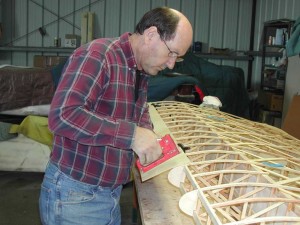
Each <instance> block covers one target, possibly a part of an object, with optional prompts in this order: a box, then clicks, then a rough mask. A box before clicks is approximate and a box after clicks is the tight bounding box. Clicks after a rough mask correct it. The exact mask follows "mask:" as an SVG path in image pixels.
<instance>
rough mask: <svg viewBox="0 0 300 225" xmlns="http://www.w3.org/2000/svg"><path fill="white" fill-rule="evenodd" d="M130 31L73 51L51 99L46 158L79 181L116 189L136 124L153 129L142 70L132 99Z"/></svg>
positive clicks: (129, 160) (124, 177) (126, 173)
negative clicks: (49, 146)
mask: <svg viewBox="0 0 300 225" xmlns="http://www.w3.org/2000/svg"><path fill="white" fill-rule="evenodd" d="M129 35H130V34H129V33H125V34H123V35H122V36H121V37H120V38H110V39H109V38H106V39H97V40H94V41H92V42H91V43H89V44H87V45H84V46H81V47H80V48H78V49H76V50H75V51H74V53H73V54H72V55H71V56H70V58H69V60H68V62H67V63H66V66H65V68H64V70H63V74H62V77H61V80H60V82H59V85H58V87H57V90H56V92H55V95H54V98H53V101H52V103H51V109H50V113H49V128H50V130H51V131H52V132H53V133H54V143H53V151H52V153H51V162H52V163H53V164H54V165H56V166H57V167H58V168H59V169H60V170H61V171H62V172H63V173H65V174H67V175H69V176H71V177H72V178H74V179H76V180H78V181H81V182H84V183H88V184H93V185H99V186H103V187H116V186H117V185H120V184H124V183H126V182H128V181H129V179H130V168H131V165H132V164H133V155H134V154H133V151H132V149H131V145H132V142H133V137H134V133H135V128H136V124H138V125H139V126H141V127H145V128H149V129H152V123H151V121H150V116H149V112H148V106H147V87H148V75H146V74H143V73H141V79H140V86H139V98H138V100H137V102H136V101H135V79H136V68H137V67H136V62H135V59H134V55H133V52H132V49H131V46H130V43H129V39H128V38H129Z"/></svg>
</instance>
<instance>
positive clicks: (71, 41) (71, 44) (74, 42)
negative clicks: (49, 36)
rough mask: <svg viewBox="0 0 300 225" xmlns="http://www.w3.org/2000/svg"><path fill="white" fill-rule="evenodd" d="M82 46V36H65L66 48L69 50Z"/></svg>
mask: <svg viewBox="0 0 300 225" xmlns="http://www.w3.org/2000/svg"><path fill="white" fill-rule="evenodd" d="M79 46H80V36H78V35H75V34H66V35H65V47H67V48H78V47H79Z"/></svg>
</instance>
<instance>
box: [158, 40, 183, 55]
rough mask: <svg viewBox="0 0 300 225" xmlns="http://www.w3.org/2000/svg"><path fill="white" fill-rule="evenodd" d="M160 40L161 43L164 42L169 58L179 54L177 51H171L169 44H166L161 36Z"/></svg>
mask: <svg viewBox="0 0 300 225" xmlns="http://www.w3.org/2000/svg"><path fill="white" fill-rule="evenodd" d="M161 40H162V42H163V43H165V45H166V47H167V48H168V50H169V57H171V58H177V57H178V56H179V53H177V52H174V51H171V49H170V48H169V46H168V45H167V43H166V42H165V40H164V39H162V38H161Z"/></svg>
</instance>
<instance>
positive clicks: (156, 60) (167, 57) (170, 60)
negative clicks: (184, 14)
mask: <svg viewBox="0 0 300 225" xmlns="http://www.w3.org/2000/svg"><path fill="white" fill-rule="evenodd" d="M153 39H154V40H152V42H151V43H150V44H149V47H148V50H149V51H147V52H146V54H144V55H143V57H142V61H141V62H142V63H141V65H142V67H143V70H144V71H145V72H146V73H147V74H149V75H156V74H157V73H158V72H159V71H161V70H164V69H165V68H166V67H168V68H169V69H173V67H174V65H175V63H176V60H177V57H178V56H179V53H178V52H177V51H176V48H175V47H174V50H173V49H172V47H173V46H175V45H176V43H175V42H174V41H173V40H172V41H163V40H162V39H161V38H160V36H159V35H157V37H155V38H153ZM169 46H170V47H169Z"/></svg>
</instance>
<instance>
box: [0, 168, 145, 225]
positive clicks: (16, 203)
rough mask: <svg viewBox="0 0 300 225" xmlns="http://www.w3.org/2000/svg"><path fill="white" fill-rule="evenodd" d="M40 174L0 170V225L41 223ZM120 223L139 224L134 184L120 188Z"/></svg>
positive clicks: (34, 224) (126, 224)
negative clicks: (39, 208) (39, 202)
mask: <svg viewBox="0 0 300 225" xmlns="http://www.w3.org/2000/svg"><path fill="white" fill-rule="evenodd" d="M42 179H43V173H28V172H4V171H0V225H41V223H40V219H39V210H38V199H39V193H40V185H41V182H42ZM120 205H121V212H122V225H139V224H141V223H140V220H139V215H138V212H137V210H135V209H134V208H133V183H132V182H131V183H129V184H127V185H126V186H124V188H123V192H122V196H121V200H120Z"/></svg>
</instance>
